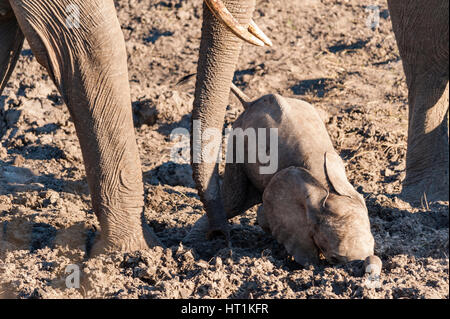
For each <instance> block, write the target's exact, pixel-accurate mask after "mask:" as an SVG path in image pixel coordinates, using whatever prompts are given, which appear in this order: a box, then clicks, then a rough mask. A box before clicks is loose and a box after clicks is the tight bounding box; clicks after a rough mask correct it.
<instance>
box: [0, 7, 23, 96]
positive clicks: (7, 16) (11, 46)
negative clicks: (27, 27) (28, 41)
mask: <svg viewBox="0 0 450 319" xmlns="http://www.w3.org/2000/svg"><path fill="white" fill-rule="evenodd" d="M23 40H24V36H23V33H22V31H20V29H19V25H18V24H17V20H16V17H15V16H14V13H13V11H12V9H11V7H10V5H9V3H8V2H2V0H0V95H1V94H2V91H3V89H4V88H5V86H6V83H7V82H8V79H9V77H10V76H11V73H12V71H13V70H14V66H15V65H16V62H17V59H18V58H19V55H20V50H21V49H22V45H23Z"/></svg>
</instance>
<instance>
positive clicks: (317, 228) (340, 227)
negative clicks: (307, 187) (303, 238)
mask: <svg viewBox="0 0 450 319" xmlns="http://www.w3.org/2000/svg"><path fill="white" fill-rule="evenodd" d="M358 195H359V194H358ZM308 214H309V215H310V218H311V222H312V225H313V226H312V227H313V235H312V237H313V241H314V244H315V245H316V246H317V248H318V249H319V250H320V251H321V252H322V254H323V255H324V256H325V258H326V259H327V260H328V261H329V262H330V263H332V264H340V263H345V262H349V261H352V260H364V259H365V258H366V257H368V256H371V255H373V249H374V239H373V236H372V233H371V232H370V222H369V218H368V215H367V209H366V206H365V205H364V200H363V199H360V198H354V197H347V196H345V195H337V194H334V193H331V194H329V196H328V198H327V199H326V201H325V203H324V204H323V206H322V207H320V208H319V209H315V208H312V207H311V208H310V211H309V212H308Z"/></svg>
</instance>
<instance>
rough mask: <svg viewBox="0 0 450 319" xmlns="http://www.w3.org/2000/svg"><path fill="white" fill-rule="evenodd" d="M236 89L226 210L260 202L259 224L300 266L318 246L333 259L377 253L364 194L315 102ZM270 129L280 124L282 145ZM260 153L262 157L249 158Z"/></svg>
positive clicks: (311, 259) (224, 188)
mask: <svg viewBox="0 0 450 319" xmlns="http://www.w3.org/2000/svg"><path fill="white" fill-rule="evenodd" d="M232 90H233V92H234V93H235V94H236V96H237V97H238V98H239V99H240V101H241V102H242V104H243V105H244V108H245V111H244V112H243V113H242V114H241V115H240V116H239V118H238V119H237V120H236V121H235V123H234V125H233V131H232V132H233V133H232V135H231V136H230V138H229V141H228V151H227V156H228V158H227V164H226V168H225V175H224V180H223V184H222V198H223V203H224V206H225V209H226V211H227V217H228V218H232V217H234V216H236V215H238V214H241V213H243V212H245V211H246V210H247V209H248V208H250V207H252V206H253V205H255V204H257V203H260V202H262V203H263V205H262V206H261V207H260V209H259V210H258V223H259V224H260V226H261V227H262V228H263V229H264V230H266V231H267V232H270V233H271V234H272V235H273V236H274V237H275V238H276V239H277V241H278V242H279V243H281V244H283V245H284V247H285V248H286V250H287V251H288V252H289V253H290V254H291V255H292V256H293V257H294V258H295V260H296V261H297V262H298V263H299V264H301V265H307V264H313V263H317V262H318V261H319V255H320V253H322V254H323V256H324V257H325V258H326V259H327V260H328V261H329V262H330V263H333V264H337V263H344V262H348V261H352V260H364V259H365V258H366V257H368V256H371V255H373V253H374V239H373V236H372V233H371V231H370V222H369V218H368V212H367V208H366V205H365V202H364V198H363V197H362V196H361V195H360V194H359V193H358V192H357V191H356V190H355V189H354V188H353V186H352V185H351V184H350V183H349V182H348V180H347V177H346V173H345V168H344V163H343V162H342V159H341V158H340V157H339V155H338V154H337V153H336V151H335V150H334V148H333V145H332V142H331V140H330V137H329V135H328V133H327V130H326V128H325V125H324V123H323V121H322V119H321V118H320V116H319V114H318V113H317V111H316V110H315V109H314V107H313V106H311V105H310V104H308V103H306V102H304V101H300V100H296V99H291V98H284V97H282V96H279V95H266V96H263V97H261V98H260V99H258V100H256V101H254V102H249V99H248V97H246V96H245V94H244V93H243V92H242V91H240V90H239V89H238V88H236V87H235V86H233V88H232ZM270 129H272V133H274V132H273V131H274V130H273V129H277V130H275V131H277V135H278V145H276V144H277V143H272V145H270V147H269V144H271V143H270V134H269V130H270ZM252 130H253V131H254V132H256V133H255V134H251V132H252ZM263 131H266V134H261V132H263ZM255 136H256V140H255ZM239 141H240V142H241V145H239V143H238V142H239ZM253 144H254V145H253ZM273 145H275V147H274V146H273ZM261 146H262V150H261ZM270 148H272V149H270ZM255 152H256V153H258V155H259V157H260V158H264V161H262V160H260V159H258V158H257V159H256V161H255V160H253V161H251V160H249V159H251V158H254V156H253V155H252V154H255ZM264 152H265V153H264ZM229 154H232V155H229ZM260 154H263V156H261V155H260ZM267 154H271V156H270V158H271V161H272V160H273V161H275V163H276V164H277V169H276V170H275V171H274V172H270V170H267V167H268V166H267V165H266V163H267V162H268V161H267V156H266V155H267ZM242 158H244V159H245V160H243V161H242V160H241V161H239V160H236V159H242ZM263 163H264V164H263ZM273 165H274V164H273V163H270V165H269V166H272V167H273ZM268 171H269V172H268Z"/></svg>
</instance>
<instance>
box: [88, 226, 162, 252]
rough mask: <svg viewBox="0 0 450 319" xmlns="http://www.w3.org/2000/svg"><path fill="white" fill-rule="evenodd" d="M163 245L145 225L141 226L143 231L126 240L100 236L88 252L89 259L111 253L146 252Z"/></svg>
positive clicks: (125, 238)
mask: <svg viewBox="0 0 450 319" xmlns="http://www.w3.org/2000/svg"><path fill="white" fill-rule="evenodd" d="M156 246H161V247H163V246H164V245H163V244H162V243H161V241H160V240H159V239H158V237H156V235H155V233H154V232H153V230H152V229H151V228H150V226H148V225H147V224H143V230H142V231H139V232H137V233H136V234H134V236H133V237H130V238H127V237H124V238H114V239H108V238H105V239H103V238H102V235H100V236H98V237H97V238H96V239H95V242H94V245H93V246H92V249H91V251H90V257H95V256H98V255H101V254H108V253H111V252H133V251H137V250H146V249H149V248H152V247H156Z"/></svg>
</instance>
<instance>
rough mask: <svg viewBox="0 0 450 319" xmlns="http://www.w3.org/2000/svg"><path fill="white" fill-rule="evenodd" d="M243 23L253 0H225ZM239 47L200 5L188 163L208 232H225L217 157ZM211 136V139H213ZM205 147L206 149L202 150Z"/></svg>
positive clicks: (222, 25)
mask: <svg viewBox="0 0 450 319" xmlns="http://www.w3.org/2000/svg"><path fill="white" fill-rule="evenodd" d="M223 2H224V4H225V6H226V7H227V8H228V10H229V11H230V12H231V13H232V14H233V16H234V17H235V18H236V19H237V20H238V22H239V23H241V24H243V25H248V24H249V23H250V21H251V18H252V14H253V11H254V9H255V0H225V1H223ZM241 48H242V40H240V39H239V38H237V37H236V36H235V35H234V34H233V33H232V32H231V31H230V30H229V29H228V28H227V27H226V26H225V25H224V24H223V23H221V22H220V21H219V20H218V19H216V18H215V17H214V15H213V14H212V13H211V11H210V10H209V9H208V7H207V6H206V5H204V6H203V27H202V41H201V45H200V56H199V61H198V69H197V83H196V89H195V99H194V108H193V112H192V121H193V123H192V135H191V136H192V139H191V144H192V147H191V152H192V156H191V158H192V166H193V172H194V174H193V175H194V180H195V182H196V184H197V189H198V191H199V195H200V198H201V200H202V202H203V204H204V207H205V210H206V213H207V215H208V220H209V234H210V235H212V234H214V233H215V232H222V233H223V234H225V235H227V232H226V230H225V229H226V225H227V224H226V214H225V211H224V208H223V204H222V201H221V198H220V186H219V174H218V163H217V158H218V155H219V151H220V149H221V143H222V138H221V136H222V134H221V133H222V128H223V124H224V117H225V111H226V106H227V104H228V97H229V93H230V86H231V82H232V79H233V75H234V71H235V68H236V64H237V62H238V58H239V54H240V51H241ZM213 136H214V137H215V138H213ZM206 149H207V150H209V151H210V152H208V153H207V152H206Z"/></svg>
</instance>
